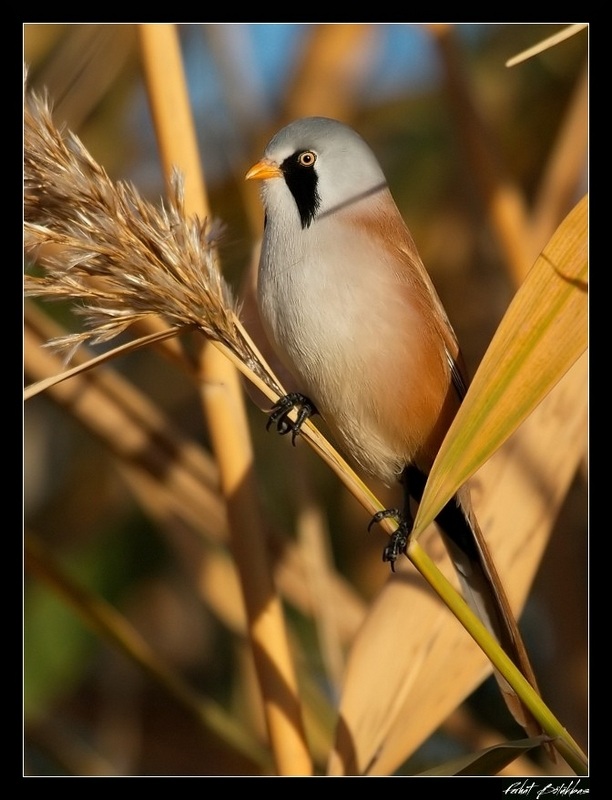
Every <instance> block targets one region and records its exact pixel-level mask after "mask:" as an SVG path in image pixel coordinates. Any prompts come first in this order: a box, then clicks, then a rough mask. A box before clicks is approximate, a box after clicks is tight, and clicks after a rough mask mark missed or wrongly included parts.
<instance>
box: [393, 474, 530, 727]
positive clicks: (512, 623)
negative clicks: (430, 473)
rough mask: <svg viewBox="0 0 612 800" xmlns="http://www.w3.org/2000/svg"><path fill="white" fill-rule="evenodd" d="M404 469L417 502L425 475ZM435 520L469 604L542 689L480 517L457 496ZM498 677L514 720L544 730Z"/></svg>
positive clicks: (406, 488)
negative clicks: (482, 529)
mask: <svg viewBox="0 0 612 800" xmlns="http://www.w3.org/2000/svg"><path fill="white" fill-rule="evenodd" d="M404 473H405V474H404V476H403V483H404V489H405V491H406V493H407V494H408V493H409V494H410V495H411V496H412V497H413V498H414V499H415V500H417V502H418V501H420V499H421V496H422V493H423V489H424V486H425V480H426V479H425V476H424V475H423V473H422V472H420V471H419V470H417V469H416V468H415V467H407V468H406V470H405V471H404ZM436 523H437V525H438V527H439V529H440V532H441V534H442V537H443V539H444V543H445V545H446V548H447V550H448V552H449V555H450V557H451V560H452V562H453V565H454V567H455V570H456V571H457V574H458V576H459V581H460V583H461V588H462V591H463V595H464V597H465V600H466V602H467V604H468V605H469V606H470V608H471V609H472V611H473V612H474V613H475V614H476V615H477V616H478V618H479V619H480V620H481V622H482V623H483V624H484V625H485V627H486V628H487V630H488V631H489V632H490V633H491V634H492V635H493V636H494V637H495V638H496V639H497V641H498V642H499V644H500V646H501V647H502V649H503V650H504V652H505V653H506V655H507V656H508V657H509V658H510V659H511V660H512V661H513V663H514V664H515V666H516V667H517V668H518V669H519V670H520V671H521V672H522V674H523V675H524V677H525V678H526V679H527V680H528V681H529V683H530V684H531V685H532V686H533V688H534V689H535V690H536V691H537V692H538V693H539V690H538V685H537V681H536V678H535V674H534V671H533V668H532V666H531V662H530V660H529V657H528V655H527V650H526V648H525V644H524V642H523V638H522V636H521V634H520V631H519V628H518V625H517V623H516V619H515V617H514V614H513V613H512V609H511V608H510V603H509V602H508V597H507V595H506V592H505V590H504V587H503V584H502V582H501V579H500V577H499V574H498V572H497V569H496V567H495V563H494V561H493V558H492V556H491V553H490V551H489V548H488V546H487V543H486V541H485V539H484V536H483V534H482V531H481V530H480V527H479V526H478V523H477V522H476V519H475V518H474V516H473V515H471V514H469V513H468V512H467V511H466V509H464V507H463V506H462V505H461V503H460V502H459V500H458V498H457V497H454V498H453V499H451V500H449V502H448V503H447V504H446V506H445V507H444V508H443V509H442V511H441V512H440V514H439V515H438V516H437V517H436ZM495 677H496V679H497V682H498V684H499V687H500V690H501V692H502V696H503V698H504V701H505V703H506V705H507V707H508V709H509V711H510V713H511V714H512V716H513V717H514V719H515V720H516V721H517V722H518V724H519V725H521V726H522V728H523V729H524V730H525V731H526V732H527V733H528V734H529V735H530V736H538V735H540V734H541V733H542V728H541V726H540V724H539V723H538V722H537V721H536V720H535V719H534V717H533V715H532V714H531V712H530V711H529V709H527V708H526V707H525V706H524V704H523V703H522V702H521V700H520V698H519V697H518V696H517V694H516V692H515V691H514V690H513V689H512V687H511V686H510V685H509V684H508V682H507V681H506V680H505V678H504V677H503V676H502V675H500V674H499V673H498V672H497V671H496V672H495Z"/></svg>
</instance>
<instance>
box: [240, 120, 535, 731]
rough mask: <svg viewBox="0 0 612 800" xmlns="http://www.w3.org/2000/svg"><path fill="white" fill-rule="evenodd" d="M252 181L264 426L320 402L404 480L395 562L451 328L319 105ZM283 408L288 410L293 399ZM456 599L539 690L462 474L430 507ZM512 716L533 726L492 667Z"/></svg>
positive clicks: (338, 436)
mask: <svg viewBox="0 0 612 800" xmlns="http://www.w3.org/2000/svg"><path fill="white" fill-rule="evenodd" d="M246 179H247V180H249V181H252V180H256V181H259V182H260V186H261V200H262V205H263V209H264V230H263V239H262V243H261V251H260V258H259V266H258V272H257V288H256V291H257V306H258V310H259V315H260V318H261V324H262V326H263V329H264V331H265V334H266V337H267V339H268V341H269V343H270V345H271V346H272V348H273V350H274V352H275V354H276V356H277V357H278V359H279V360H280V362H281V364H282V365H283V367H284V368H285V370H286V372H287V373H288V374H289V375H290V376H291V378H292V385H293V386H294V387H295V388H296V390H295V391H290V392H289V393H288V394H287V395H284V396H283V397H281V398H280V399H279V401H278V402H277V403H276V404H274V406H273V408H272V410H271V413H270V416H269V420H268V427H270V426H271V425H273V426H275V427H276V428H277V430H278V431H279V433H282V434H287V433H291V435H292V438H293V439H294V443H295V437H296V436H297V435H298V434H299V431H300V428H301V427H302V425H303V424H304V422H305V420H306V419H308V418H310V417H312V416H315V415H320V417H322V418H323V420H324V421H325V423H326V425H327V427H328V429H329V430H330V432H331V434H332V436H333V438H334V439H335V440H336V442H337V444H338V445H339V447H340V449H341V450H342V451H343V452H344V453H345V454H346V455H347V456H348V458H349V460H351V461H352V462H353V463H354V464H355V466H356V467H357V468H358V469H359V470H360V471H362V472H363V473H364V474H365V475H369V476H372V477H374V478H377V479H379V480H381V481H382V482H383V483H384V484H386V485H388V486H391V485H397V484H398V483H399V484H400V486H401V487H402V489H403V506H402V507H401V508H399V509H395V508H393V509H384V510H383V511H380V512H379V513H378V514H377V515H375V516H374V518H373V519H372V521H371V523H370V526H371V525H372V524H374V523H376V522H380V521H381V520H382V519H383V518H384V517H395V518H396V519H397V522H398V527H397V529H396V531H395V533H394V534H392V536H391V537H390V539H389V542H388V544H387V545H386V546H385V548H384V550H383V554H382V557H383V560H384V561H385V562H389V564H390V566H391V569H392V570H394V569H395V563H396V560H397V559H398V558H399V557H400V556H401V555H402V554H404V553H405V552H406V550H407V545H408V542H409V538H410V534H411V530H412V526H413V510H412V509H413V508H414V504H415V503H416V504H418V502H419V501H420V499H421V497H422V493H423V490H424V487H425V483H426V480H427V476H428V475H429V472H430V470H431V468H432V465H433V462H434V459H435V457H436V454H437V452H438V450H439V448H440V445H441V444H442V441H443V439H444V437H445V435H446V433H447V431H448V429H449V427H450V425H451V423H452V421H453V419H454V418H455V415H456V413H457V411H458V409H459V407H460V404H461V402H462V400H463V398H464V396H465V393H466V390H467V386H468V379H467V372H466V367H465V363H464V360H463V357H462V353H461V350H460V347H459V343H458V340H457V336H456V334H455V332H454V330H453V327H452V325H451V323H450V321H449V318H448V315H447V313H446V311H445V309H444V307H443V305H442V302H441V300H440V298H439V296H438V294H437V292H436V289H435V287H434V284H433V282H432V279H431V277H430V276H429V273H428V272H427V270H426V268H425V266H424V264H423V262H422V260H421V258H420V256H419V253H418V250H417V247H416V245H415V242H414V240H413V237H412V235H411V233H410V231H409V229H408V227H407V225H406V223H405V221H404V219H403V217H402V216H401V214H400V211H399V209H398V207H397V205H396V203H395V200H394V198H393V196H392V194H391V191H390V188H389V185H388V182H387V179H386V177H385V175H384V173H383V170H382V168H381V166H380V164H379V162H378V160H377V158H376V156H375V154H374V152H373V151H372V149H371V148H370V146H369V145H368V144H367V142H366V141H365V140H364V139H363V138H362V137H361V136H360V134H359V133H357V131H355V130H354V129H353V128H351V127H349V126H348V125H346V124H344V123H343V122H340V121H338V120H334V119H331V118H328V117H316V116H315V117H304V118H300V119H297V120H294V121H292V122H290V123H289V124H287V125H286V126H285V127H283V128H282V129H281V130H280V131H278V132H277V133H276V134H275V135H274V136H273V137H272V139H271V140H270V141H269V143H268V145H267V146H266V147H265V150H264V152H263V157H262V158H261V159H260V160H259V161H258V162H257V163H256V164H254V165H253V166H252V167H251V168H250V169H249V170H248V172H247V173H246ZM294 409H295V410H296V412H297V414H296V416H295V417H294V419H293V420H292V419H290V417H289V415H290V413H291V411H292V410H294ZM436 523H437V526H438V528H439V530H440V533H441V535H442V538H443V540H444V542H445V545H446V547H447V550H448V552H449V555H450V557H451V560H452V561H453V564H454V566H455V569H456V571H457V573H458V576H459V580H460V583H461V586H462V590H463V592H464V596H465V599H466V601H467V602H468V604H469V605H470V606H471V607H472V609H473V610H474V611H475V613H476V614H477V615H478V616H479V617H480V619H481V621H482V622H483V623H484V624H485V625H486V627H487V628H488V629H489V631H490V632H491V633H492V634H493V635H494V636H495V637H496V638H497V640H498V641H499V643H500V645H501V646H502V648H503V649H504V650H505V652H506V654H507V655H508V656H509V657H510V658H511V659H512V661H513V662H514V663H515V665H516V666H517V667H518V668H519V669H520V670H521V672H522V673H523V675H524V676H525V677H526V678H527V680H528V681H529V682H530V683H531V684H532V686H533V687H534V688H535V689H536V690H537V682H536V678H535V674H534V671H533V668H532V666H531V663H530V661H529V657H528V655H527V651H526V648H525V645H524V642H523V639H522V637H521V634H520V631H519V629H518V625H517V623H516V620H515V618H514V616H513V613H512V611H511V608H510V604H509V602H508V599H507V595H506V593H505V590H504V588H503V585H502V582H501V580H500V578H499V575H498V573H497V570H496V567H495V564H494V561H493V559H492V557H491V553H490V551H489V549H488V546H487V543H486V541H485V538H484V536H483V534H482V531H481V530H480V528H479V525H478V522H477V520H476V518H475V515H474V512H473V508H472V505H471V500H470V496H469V489H468V487H467V486H463V487H461V488H460V489H459V490H458V492H457V494H456V495H455V496H454V497H453V498H452V499H451V500H449V502H448V503H447V504H446V505H445V507H444V508H443V509H442V511H441V512H440V513H439V514H438V516H437V518H436ZM496 677H497V678H498V682H499V684H500V687H501V689H502V694H503V696H504V699H505V700H506V703H507V705H508V707H509V709H510V711H511V712H512V714H513V716H514V717H515V719H516V720H517V721H518V722H519V723H520V724H521V725H522V726H523V728H525V730H527V732H528V733H529V734H530V735H538V734H540V733H541V732H542V731H541V727H540V725H539V724H538V723H537V722H536V721H535V720H534V719H533V717H532V715H531V713H530V712H529V711H528V709H526V708H525V707H524V706H523V704H522V703H521V701H520V700H519V699H518V697H517V696H516V693H515V692H514V691H513V690H512V689H511V687H510V686H509V685H508V684H507V682H506V681H505V680H504V679H503V678H502V676H500V675H499V674H497V675H496Z"/></svg>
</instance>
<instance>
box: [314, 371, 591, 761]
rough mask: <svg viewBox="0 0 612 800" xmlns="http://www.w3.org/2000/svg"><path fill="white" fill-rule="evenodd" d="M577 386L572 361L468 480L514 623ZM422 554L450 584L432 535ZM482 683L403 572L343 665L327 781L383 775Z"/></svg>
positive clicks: (550, 508) (572, 418) (579, 434)
mask: <svg viewBox="0 0 612 800" xmlns="http://www.w3.org/2000/svg"><path fill="white" fill-rule="evenodd" d="M585 381H586V357H584V356H583V357H582V358H581V359H580V360H579V361H578V362H577V363H576V364H575V365H574V367H573V368H572V369H571V370H570V372H569V373H568V374H567V375H566V376H565V377H564V378H563V379H562V380H561V382H560V383H559V384H558V386H557V387H556V388H555V389H554V390H553V391H552V392H551V393H550V394H549V395H548V397H546V398H545V399H544V401H543V402H542V403H541V404H540V405H539V406H538V408H537V409H536V410H535V411H534V412H533V413H532V414H531V415H530V416H529V417H528V418H527V419H526V420H525V422H524V423H523V425H522V426H521V427H520V428H519V430H518V431H517V432H516V433H515V435H514V436H513V437H512V438H511V439H509V440H508V441H507V442H506V443H505V445H504V446H503V447H502V448H501V449H500V450H498V451H497V452H496V453H495V454H494V456H493V457H492V458H491V459H490V460H489V461H488V462H487V463H486V464H485V465H484V466H483V467H482V468H481V470H480V471H479V472H478V474H477V476H476V477H475V479H474V489H475V490H474V492H473V495H474V496H473V500H474V506H475V512H476V515H477V517H478V519H479V520H480V522H481V526H482V527H483V532H484V534H485V537H486V539H487V541H488V543H489V546H490V548H491V551H492V553H493V556H494V558H495V562H496V564H497V567H498V570H499V572H500V575H501V578H502V581H503V582H504V585H505V586H506V589H507V592H508V597H509V600H510V603H511V605H512V607H513V609H514V610H515V613H516V612H518V611H519V610H520V609H521V607H522V605H523V603H524V602H525V598H526V596H527V594H528V591H529V587H530V586H531V582H532V579H533V576H534V574H535V572H536V570H537V567H538V564H539V563H540V559H541V556H542V553H543V551H544V548H545V546H546V543H547V540H548V537H549V534H550V531H551V528H552V526H553V523H554V520H555V517H556V514H557V512H558V509H559V507H560V504H561V502H562V500H563V498H564V496H565V493H566V491H567V488H568V486H569V484H570V482H571V480H572V478H573V476H574V473H575V470H576V466H577V464H578V463H579V461H580V459H581V458H582V457H583V455H584V450H585V437H586V408H587V400H586V392H585ZM519 499H520V500H519ZM421 543H422V544H423V546H427V547H428V548H433V553H432V557H435V561H436V563H438V565H439V566H440V567H441V568H442V571H443V572H444V573H445V574H446V575H447V576H448V577H449V580H451V582H452V583H453V584H454V585H457V580H456V577H455V575H454V572H453V570H452V568H451V567H450V564H449V563H448V560H447V559H446V555H445V552H444V549H443V547H442V544H441V543H440V542H439V540H438V539H437V537H434V536H433V532H432V531H431V530H428V531H427V533H426V534H424V536H423V537H422V539H421ZM490 672H491V667H490V664H488V662H487V659H486V657H485V656H484V654H483V653H482V652H481V651H480V650H479V648H478V647H477V646H476V645H475V643H474V642H473V641H472V640H471V639H470V637H469V636H468V635H467V633H466V632H465V630H464V629H463V628H462V627H461V626H460V625H459V624H458V623H457V621H456V620H455V619H454V617H452V616H451V615H450V614H449V612H448V610H447V609H446V607H445V606H443V605H442V604H441V602H440V601H439V599H438V598H437V597H436V596H435V595H434V594H433V592H432V591H431V590H430V589H429V587H428V586H427V585H426V584H424V583H423V581H422V580H421V579H420V577H419V576H418V575H416V574H415V573H414V571H412V570H411V569H410V567H409V566H408V565H407V564H406V563H405V562H404V563H402V565H401V568H400V571H399V572H398V574H397V575H395V576H392V577H391V578H390V579H389V580H388V582H387V583H386V584H385V586H384V587H383V589H382V590H381V592H380V594H379V596H378V597H377V599H376V601H375V602H374V604H373V605H372V608H371V609H370V611H369V613H368V615H367V617H366V619H365V621H364V624H363V625H362V627H361V628H360V630H359V633H358V635H357V637H356V639H355V642H354V644H353V647H352V650H351V653H350V655H349V660H348V664H347V671H346V675H345V681H344V686H343V693H342V699H341V703H340V708H339V722H338V731H337V740H336V746H335V750H334V752H333V753H332V756H331V758H330V762H329V766H328V771H329V773H330V774H333V775H341V774H342V775H352V774H359V775H361V774H369V775H388V774H391V773H392V772H393V770H395V769H397V767H398V766H399V765H400V764H401V763H402V762H403V761H404V760H405V759H406V758H407V757H408V756H409V755H410V754H411V753H413V752H414V750H415V749H416V748H417V747H418V746H419V745H420V744H421V743H422V742H423V741H425V739H426V738H427V737H428V736H430V735H431V734H432V733H433V732H434V731H435V730H436V728H437V727H438V726H439V725H440V724H441V723H442V721H443V720H444V719H445V718H446V717H447V716H448V715H449V714H450V713H451V711H453V710H454V709H455V708H456V707H457V705H458V704H459V703H460V702H461V701H462V700H463V699H464V698H465V697H467V696H468V695H469V694H470V693H471V692H472V691H473V689H474V688H476V686H478V685H479V684H480V682H481V681H482V680H483V679H484V678H485V677H486V676H487V675H488V674H490ZM372 698H375V699H376V702H372Z"/></svg>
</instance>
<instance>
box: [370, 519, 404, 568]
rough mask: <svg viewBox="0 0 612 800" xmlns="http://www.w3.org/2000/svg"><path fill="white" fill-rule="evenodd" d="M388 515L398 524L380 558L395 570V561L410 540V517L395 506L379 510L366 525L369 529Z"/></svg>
mask: <svg viewBox="0 0 612 800" xmlns="http://www.w3.org/2000/svg"><path fill="white" fill-rule="evenodd" d="M389 517H393V518H394V519H396V520H397V521H398V526H397V528H396V529H395V530H394V531H393V533H392V534H391V537H390V539H389V543H388V544H387V545H386V546H385V549H384V550H383V554H382V560H383V561H388V562H389V563H390V564H391V571H392V572H395V562H396V561H397V559H398V557H399V556H401V554H402V553H405V552H406V550H407V548H408V541H409V540H410V534H411V533H412V525H413V520H412V517H407V516H406V515H405V514H402V512H401V511H400V510H399V509H397V508H386V509H385V510H384V511H379V512H378V513H376V514H374V516H373V517H372V519H371V521H370V524H369V525H368V530H370V528H371V527H372V525H376V524H377V523H378V522H381V521H382V520H383V519H389Z"/></svg>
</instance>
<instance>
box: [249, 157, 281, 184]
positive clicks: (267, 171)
mask: <svg viewBox="0 0 612 800" xmlns="http://www.w3.org/2000/svg"><path fill="white" fill-rule="evenodd" d="M282 177H283V173H282V172H281V170H280V169H279V168H278V167H277V166H276V164H273V163H272V162H270V161H266V160H265V159H262V160H261V161H258V162H257V164H253V166H252V167H251V169H250V170H249V171H248V172H247V174H246V175H245V176H244V179H245V181H253V180H256V181H265V180H267V179H268V178H282Z"/></svg>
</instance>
